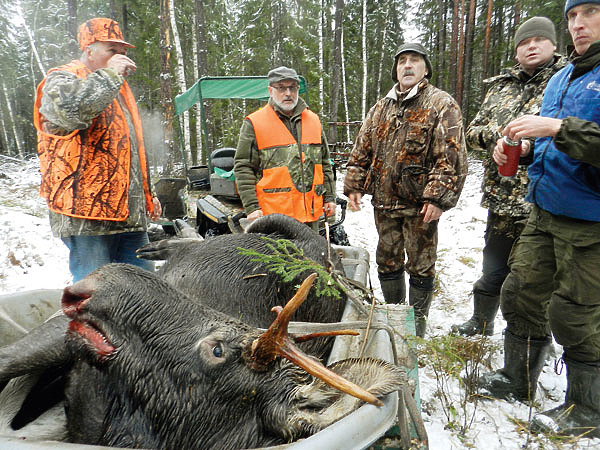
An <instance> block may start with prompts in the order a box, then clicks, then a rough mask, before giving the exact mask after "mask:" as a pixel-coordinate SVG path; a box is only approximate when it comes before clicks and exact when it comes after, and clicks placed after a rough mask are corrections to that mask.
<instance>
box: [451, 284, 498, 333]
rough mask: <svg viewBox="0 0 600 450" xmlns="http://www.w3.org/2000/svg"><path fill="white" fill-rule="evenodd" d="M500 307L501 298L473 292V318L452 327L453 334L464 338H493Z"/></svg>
mask: <svg viewBox="0 0 600 450" xmlns="http://www.w3.org/2000/svg"><path fill="white" fill-rule="evenodd" d="M499 306H500V296H498V295H486V294H483V293H481V292H473V317H471V318H470V319H469V320H467V321H466V322H464V323H461V324H460V325H452V332H453V333H456V334H460V335H462V336H474V335H476V334H482V335H484V336H491V335H492V334H494V319H495V318H496V314H497V313H498V307H499Z"/></svg>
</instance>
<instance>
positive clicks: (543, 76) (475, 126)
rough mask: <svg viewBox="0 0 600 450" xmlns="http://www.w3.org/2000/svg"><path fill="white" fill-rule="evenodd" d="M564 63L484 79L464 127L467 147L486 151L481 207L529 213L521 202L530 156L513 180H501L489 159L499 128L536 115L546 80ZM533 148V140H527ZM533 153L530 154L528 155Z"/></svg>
mask: <svg viewBox="0 0 600 450" xmlns="http://www.w3.org/2000/svg"><path fill="white" fill-rule="evenodd" d="M566 63H567V60H566V58H564V57H561V56H560V55H558V54H555V55H554V58H553V59H552V60H551V61H550V62H549V63H548V64H547V65H545V66H544V67H542V68H541V69H540V70H538V71H537V72H536V73H535V74H534V75H533V76H529V75H527V74H526V73H525V72H524V71H522V70H521V69H520V67H519V66H515V67H513V68H510V69H505V70H504V72H503V73H501V74H500V75H497V76H495V77H492V78H488V79H487V80H484V83H485V84H487V85H489V89H488V92H487V94H486V96H485V99H484V101H483V104H482V105H481V108H480V110H479V112H478V113H477V115H476V116H475V118H474V119H473V121H472V122H471V123H470V125H469V127H468V128H467V133H466V134H467V135H466V138H467V144H468V145H469V147H470V148H472V149H474V150H480V151H484V152H486V154H485V159H484V161H483V166H484V169H485V172H484V178H483V183H482V191H483V197H482V199H481V206H483V207H484V208H487V209H488V210H490V211H492V212H494V213H496V214H498V215H501V216H509V217H514V218H517V219H518V218H523V217H525V216H527V215H528V214H529V210H530V208H531V205H530V204H529V203H527V202H526V201H525V195H526V194H527V185H528V183H529V179H528V177H527V166H528V165H529V163H530V162H531V156H529V157H528V158H522V159H521V161H520V165H519V170H518V172H517V175H516V176H515V177H514V178H505V177H501V176H500V175H499V174H498V166H497V165H496V163H495V162H494V160H493V159H492V152H493V150H494V146H495V145H496V142H497V141H498V139H499V138H500V137H502V135H501V131H502V129H503V128H504V127H505V126H506V125H507V124H508V123H509V122H510V121H511V120H513V119H516V118H517V117H520V116H522V115H524V114H538V113H539V111H540V107H541V105H542V98H543V96H544V89H545V87H546V84H547V83H548V80H550V78H551V77H552V76H553V75H554V74H555V73H556V72H558V71H559V70H560V69H562V68H563V67H564V66H565V64H566ZM531 143H532V145H533V140H531ZM529 154H530V155H532V154H533V147H532V151H531V152H530V153H529Z"/></svg>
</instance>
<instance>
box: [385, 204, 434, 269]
mask: <svg viewBox="0 0 600 450" xmlns="http://www.w3.org/2000/svg"><path fill="white" fill-rule="evenodd" d="M374 213H375V226H376V227H377V233H378V234H379V242H378V243H377V252H376V254H375V260H376V262H377V271H378V272H379V273H380V274H386V273H390V272H397V271H399V270H402V269H405V270H406V272H408V274H409V275H411V276H413V277H419V278H430V277H434V276H435V261H436V259H437V244H438V233H437V228H438V221H437V220H436V221H434V222H431V223H424V222H423V217H422V216H421V215H419V216H413V217H406V216H404V215H402V212H394V211H385V210H381V209H375V210H374ZM405 254H406V260H405ZM405 261H406V262H405Z"/></svg>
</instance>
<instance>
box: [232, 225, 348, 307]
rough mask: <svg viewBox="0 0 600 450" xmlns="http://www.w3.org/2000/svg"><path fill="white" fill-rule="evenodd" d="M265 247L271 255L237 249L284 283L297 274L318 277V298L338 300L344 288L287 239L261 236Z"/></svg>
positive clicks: (316, 287)
mask: <svg viewBox="0 0 600 450" xmlns="http://www.w3.org/2000/svg"><path fill="white" fill-rule="evenodd" d="M261 239H263V240H264V241H265V242H266V247H267V249H269V250H270V251H271V252H272V253H271V254H266V253H260V252H258V251H256V250H253V249H247V248H242V247H238V251H239V252H240V254H241V255H244V256H248V257H250V258H251V260H252V261H255V262H261V263H263V264H264V265H265V266H266V267H267V269H268V270H269V271H271V272H274V273H276V274H278V275H279V276H280V277H281V279H282V281H283V282H284V283H288V282H291V281H294V279H295V278H296V276H298V275H299V274H301V273H303V272H306V271H311V272H316V273H317V275H318V278H317V281H316V283H315V289H316V293H317V295H318V296H331V297H334V298H336V299H340V298H341V295H340V291H343V290H344V288H343V287H342V286H341V285H340V284H339V283H338V282H337V281H336V280H335V279H334V277H332V276H331V274H330V273H329V272H328V271H327V270H326V269H325V268H324V267H323V266H321V265H320V264H317V263H316V262H314V261H312V260H310V259H309V258H307V257H306V256H304V251H303V250H302V249H299V248H298V247H296V245H295V244H294V243H292V242H291V241H289V240H287V239H273V238H270V237H267V236H263V237H262V238H261Z"/></svg>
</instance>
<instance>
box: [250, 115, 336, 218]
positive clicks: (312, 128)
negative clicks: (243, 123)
mask: <svg viewBox="0 0 600 450" xmlns="http://www.w3.org/2000/svg"><path fill="white" fill-rule="evenodd" d="M247 118H248V119H249V120H250V122H252V126H253V127H254V134H255V135H256V145H257V147H258V150H259V151H260V150H265V149H275V150H276V151H282V152H284V151H288V152H294V154H295V155H297V156H296V157H297V159H298V160H299V164H300V165H303V164H305V162H306V161H305V158H306V156H305V152H302V153H300V150H299V149H298V142H297V141H296V140H295V139H294V137H293V136H292V134H291V133H290V131H289V130H288V129H287V127H286V126H285V124H284V123H283V122H282V121H281V119H279V117H278V116H277V113H275V110H274V109H273V108H272V107H271V106H270V105H266V106H265V107H264V108H262V109H259V110H258V111H255V112H253V113H252V114H250V115H248V117H247ZM300 120H301V122H300V123H301V128H302V129H301V136H300V144H301V145H321V142H322V141H321V121H320V119H319V116H317V115H316V114H315V113H313V112H312V111H310V110H308V109H304V110H303V111H302V114H301V116H300ZM276 159H277V160H282V159H281V158H276ZM313 162H314V171H313V182H312V186H311V189H310V190H309V191H308V192H300V191H299V190H298V189H296V186H295V185H294V182H293V180H292V177H291V175H290V172H289V170H288V167H287V166H279V167H266V168H263V171H262V177H261V179H260V180H259V181H258V183H257V184H256V196H257V199H258V205H259V206H260V209H261V210H262V211H263V213H264V214H265V215H267V214H273V213H280V214H286V215H288V216H291V217H293V218H295V219H297V220H299V221H300V222H314V221H316V220H318V219H319V217H321V215H323V195H318V194H317V193H316V192H315V186H317V185H323V183H324V177H323V165H322V164H321V161H318V162H317V161H313Z"/></svg>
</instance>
